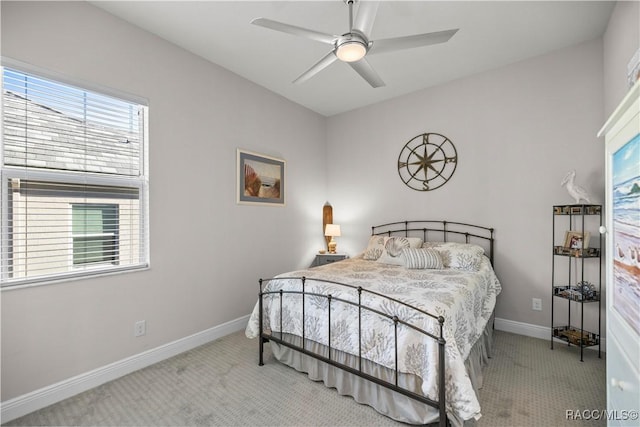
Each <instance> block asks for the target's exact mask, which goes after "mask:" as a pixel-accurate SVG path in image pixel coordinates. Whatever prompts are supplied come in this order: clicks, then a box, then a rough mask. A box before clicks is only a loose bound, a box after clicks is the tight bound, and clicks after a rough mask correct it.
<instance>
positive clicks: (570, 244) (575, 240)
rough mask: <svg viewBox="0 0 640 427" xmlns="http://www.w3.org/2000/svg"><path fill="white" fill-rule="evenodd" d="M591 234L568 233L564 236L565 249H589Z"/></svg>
mask: <svg viewBox="0 0 640 427" xmlns="http://www.w3.org/2000/svg"><path fill="white" fill-rule="evenodd" d="M589 237H590V233H589V232H586V233H581V232H579V231H567V232H566V233H565V236H564V247H565V248H569V249H586V248H588V247H589Z"/></svg>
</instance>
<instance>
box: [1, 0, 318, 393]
mask: <svg viewBox="0 0 640 427" xmlns="http://www.w3.org/2000/svg"><path fill="white" fill-rule="evenodd" d="M2 54H3V56H6V57H9V58H13V59H16V60H20V61H23V62H26V63H29V64H33V65H37V66H39V67H42V68H44V69H47V70H51V71H54V72H58V73H61V74H63V75H66V76H68V77H71V78H75V79H80V80H86V81H89V82H92V83H95V84H99V85H103V86H106V87H110V88H115V89H118V90H120V91H125V92H128V93H132V94H134V95H138V96H142V97H145V98H147V99H148V100H149V107H150V118H149V121H150V132H149V133H150V156H151V157H150V171H151V175H150V180H151V194H150V210H151V269H149V270H148V271H143V272H137V273H131V274H121V275H115V276H109V277H102V278H96V279H91V280H80V281H73V282H67V283H62V284H55V285H49V286H38V287H32V288H28V289H18V290H4V291H3V292H2V307H1V308H2V400H3V401H4V400H7V399H10V398H13V397H16V396H19V395H22V394H24V393H27V392H30V391H33V390H36V389H39V388H41V387H44V386H47V385H49V384H52V383H55V382H57V381H60V380H63V379H66V378H69V377H72V376H74V375H78V374H80V373H83V372H87V371H89V370H92V369H95V368H98V367H101V366H104V365H107V364H109V363H111V362H114V361H117V360H120V359H123V358H125V357H127V356H131V355H135V354H138V353H140V352H142V351H144V350H148V349H152V348H155V347H158V346H160V345H162V344H165V343H168V342H171V341H174V340H177V339H179V338H182V337H185V336H188V335H191V334H194V333H196V332H200V331H203V330H206V329H208V328H211V327H214V326H216V325H221V324H223V323H225V322H227V321H231V320H233V319H237V318H239V317H241V316H245V315H247V314H248V313H249V312H250V311H251V309H252V307H253V304H254V303H255V298H256V293H257V279H258V278H259V277H268V276H272V275H274V274H276V273H278V272H282V271H288V270H291V269H295V268H300V267H303V266H306V265H308V264H310V263H311V261H312V260H313V253H314V252H315V249H317V248H318V247H319V246H320V245H321V244H322V236H321V233H320V225H319V224H320V223H321V221H322V219H321V218H322V206H323V205H324V203H325V201H326V198H325V196H326V181H325V161H324V159H325V145H324V141H325V118H324V117H322V116H320V115H318V114H316V113H313V112H311V111H309V110H307V109H305V108H302V107H300V106H298V105H295V104H293V103H291V102H289V101H287V100H285V99H284V98H282V97H279V96H277V95H275V94H273V93H271V92H269V91H267V90H265V89H263V88H261V87H259V86H256V85H254V84H252V83H250V82H248V81H246V80H244V79H242V78H240V77H238V76H237V75H234V74H232V73H230V72H228V71H226V70H224V69H222V68H220V67H218V66H216V65H212V64H211V63H208V62H206V61H204V60H202V59H200V58H198V57H196V56H194V55H192V54H190V53H188V52H186V51H184V50H182V49H179V48H177V47H176V46H174V45H171V44H169V43H167V42H165V41H163V40H161V39H159V38H157V37H155V36H153V35H151V34H149V33H146V32H144V31H142V30H140V29H137V28H135V27H133V26H131V25H129V24H127V23H125V22H124V21H121V20H118V19H116V18H114V17H112V16H111V15H109V14H107V13H105V12H103V11H101V10H99V9H97V8H95V7H93V6H91V5H89V4H87V3H84V2H72V3H57V2H44V3H34V2H20V3H11V2H2ZM301 135H304V138H301V137H300V136H301ZM237 147H240V148H244V149H248V150H252V151H257V152H260V153H264V154H268V155H272V156H277V157H282V158H284V159H285V160H287V162H288V163H287V170H286V173H287V185H288V188H287V193H286V206H285V207H262V206H258V207H254V206H239V205H236V203H235V185H236V182H235V176H236V165H235V162H236V148H237ZM309 159H313V161H309ZM314 242H315V244H311V243H314ZM141 319H144V320H146V321H147V335H146V336H144V337H142V338H134V337H133V324H134V322H135V321H136V320H141Z"/></svg>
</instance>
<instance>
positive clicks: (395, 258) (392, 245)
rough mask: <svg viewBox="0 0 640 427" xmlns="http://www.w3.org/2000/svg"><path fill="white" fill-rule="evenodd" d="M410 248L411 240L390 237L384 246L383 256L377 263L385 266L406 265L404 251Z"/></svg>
mask: <svg viewBox="0 0 640 427" xmlns="http://www.w3.org/2000/svg"><path fill="white" fill-rule="evenodd" d="M407 248H409V240H408V239H407V238H406V237H389V238H387V240H386V242H385V244H384V250H383V251H382V255H380V258H378V259H377V262H381V263H383V264H394V265H405V261H404V257H403V256H402V250H403V249H407Z"/></svg>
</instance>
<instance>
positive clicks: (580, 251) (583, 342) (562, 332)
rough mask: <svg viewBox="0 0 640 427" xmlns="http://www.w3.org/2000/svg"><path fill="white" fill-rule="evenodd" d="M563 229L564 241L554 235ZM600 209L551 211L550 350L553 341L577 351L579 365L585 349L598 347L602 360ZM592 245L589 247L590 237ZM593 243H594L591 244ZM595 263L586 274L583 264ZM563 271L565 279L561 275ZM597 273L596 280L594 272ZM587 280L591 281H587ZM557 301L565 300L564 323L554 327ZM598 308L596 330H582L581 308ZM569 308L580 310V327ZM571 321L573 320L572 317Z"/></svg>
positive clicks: (577, 207)
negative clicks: (575, 347) (577, 347)
mask: <svg viewBox="0 0 640 427" xmlns="http://www.w3.org/2000/svg"><path fill="white" fill-rule="evenodd" d="M561 226H562V227H566V228H565V229H564V230H566V232H565V234H564V238H563V240H562V242H559V239H560V238H561V237H560V235H559V234H558V233H557V231H560V230H561V229H559V228H558V227H561ZM600 227H602V205H591V204H588V205H586V204H585V205H580V204H574V205H555V206H554V207H553V235H552V239H553V240H552V241H553V255H552V262H551V280H552V288H551V291H552V293H551V349H552V350H553V344H554V341H555V340H556V339H559V340H562V341H565V342H566V343H567V345H569V346H571V344H574V345H577V346H579V347H580V361H581V362H582V361H583V351H584V348H585V347H592V346H596V345H597V346H598V357H601V344H600V331H601V324H602V319H601V312H600V309H601V303H602V302H601V290H602V262H601V259H600V258H601V254H602V249H601V248H602V247H603V245H602V243H603V242H602V240H603V237H602V234H600ZM592 235H593V236H594V237H595V236H597V239H595V238H594V239H591V243H596V244H597V245H598V246H595V245H592V246H593V247H589V246H590V245H589V243H590V242H589V240H590V239H589V237H590V236H592ZM594 241H595V242H594ZM590 262H593V263H597V266H596V265H594V266H591V267H590V268H589V271H588V272H586V273H585V264H586V263H590ZM564 270H566V275H565V274H564ZM594 270H596V271H597V277H596V273H595V271H594ZM587 276H589V277H587ZM587 279H590V280H591V281H588V280H587ZM556 299H560V300H566V301H567V302H566V315H567V317H566V318H567V321H566V323H565V324H562V325H556V323H555V321H554V312H555V305H556V304H555V301H556ZM585 304H586V305H587V306H590V305H595V304H597V306H598V330H597V332H590V331H587V330H585V329H584V308H585ZM572 307H573V308H574V309H575V308H577V307H579V308H580V318H579V320H580V323H579V324H577V323H576V320H577V319H574V320H573V321H572V313H571V311H572ZM573 317H576V316H575V314H574V316H573Z"/></svg>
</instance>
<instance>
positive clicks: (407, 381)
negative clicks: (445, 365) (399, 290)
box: [271, 315, 493, 427]
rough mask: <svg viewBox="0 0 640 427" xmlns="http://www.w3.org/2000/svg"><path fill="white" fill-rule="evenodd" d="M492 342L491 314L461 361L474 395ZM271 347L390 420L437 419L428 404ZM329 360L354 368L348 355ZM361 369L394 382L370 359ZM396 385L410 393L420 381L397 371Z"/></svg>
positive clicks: (457, 424)
mask: <svg viewBox="0 0 640 427" xmlns="http://www.w3.org/2000/svg"><path fill="white" fill-rule="evenodd" d="M286 339H287V340H292V343H294V344H296V345H301V340H300V337H292V336H288V337H287V338H286ZM492 343H493V315H492V317H491V319H489V322H488V323H487V327H486V328H485V330H484V333H483V334H482V336H481V337H480V338H479V339H478V341H477V342H476V343H475V344H474V346H473V347H472V349H471V352H470V354H469V357H468V358H467V360H466V361H465V364H464V365H465V368H466V370H467V373H468V374H469V377H470V378H471V384H472V385H473V388H474V390H475V392H476V394H477V393H478V390H479V389H480V388H482V381H483V377H482V369H483V367H484V366H485V365H486V364H487V363H488V359H489V358H490V357H491V351H492ZM305 346H306V347H305V348H306V349H308V350H310V351H312V352H315V353H320V354H323V355H324V356H325V357H326V356H327V354H326V352H327V350H326V347H325V346H322V345H321V344H318V343H315V342H312V341H308V340H307V342H306V343H305ZM271 349H272V352H273V355H274V356H275V358H276V359H278V360H279V361H280V362H282V363H284V364H285V365H288V366H291V367H292V368H295V369H296V370H298V371H300V372H306V373H308V375H309V378H311V379H312V380H314V381H322V382H324V384H325V385H326V386H327V387H332V388H335V389H336V390H337V391H338V393H339V394H341V395H347V396H352V397H353V399H354V400H355V401H356V402H358V403H362V404H365V405H369V406H371V407H373V408H374V409H375V410H376V411H378V412H380V413H381V414H383V415H386V416H388V417H390V418H393V419H394V420H397V421H401V422H404V423H409V424H429V423H434V422H437V421H438V418H439V412H438V411H437V410H436V409H435V408H433V407H431V406H429V405H426V404H424V403H421V402H418V401H416V400H413V399H411V398H409V397H407V396H405V395H403V394H400V393H397V392H395V391H393V390H390V389H388V388H385V387H383V386H381V385H378V384H375V383H372V382H370V381H368V380H366V379H364V378H361V377H359V376H357V375H354V374H351V373H349V372H346V371H343V370H341V369H340V368H337V367H335V366H331V365H329V364H327V363H324V362H322V361H320V360H317V359H314V358H313V357H311V356H308V355H305V354H303V353H300V352H298V351H296V350H292V349H290V348H289V347H287V346H284V345H280V344H277V343H275V342H273V341H271ZM332 359H333V360H335V361H336V362H339V363H342V364H346V365H348V366H352V367H357V357H355V356H352V355H349V354H345V353H342V352H334V351H332ZM362 370H363V372H366V373H367V374H369V375H372V376H375V377H378V378H381V379H384V380H385V381H388V382H391V383H393V382H394V371H393V370H391V369H388V368H385V367H382V366H380V365H377V364H375V363H373V362H370V361H366V360H363V362H362ZM398 385H399V386H400V387H402V388H405V389H409V390H411V391H413V392H416V393H421V385H422V380H421V379H420V378H419V377H417V376H415V375H411V374H400V375H399V378H398ZM447 416H448V418H449V421H450V423H451V425H452V426H454V427H461V426H463V425H464V422H465V420H462V419H460V418H459V417H457V416H456V415H455V414H452V413H450V412H449V411H447Z"/></svg>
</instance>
